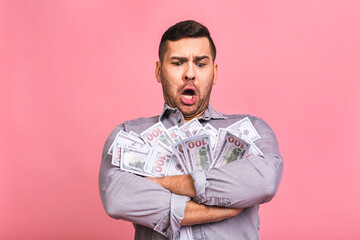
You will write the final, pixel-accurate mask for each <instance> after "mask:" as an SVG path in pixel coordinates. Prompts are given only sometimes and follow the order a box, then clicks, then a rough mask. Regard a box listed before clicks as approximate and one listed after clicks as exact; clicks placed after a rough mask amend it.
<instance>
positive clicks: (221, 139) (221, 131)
mask: <svg viewBox="0 0 360 240" xmlns="http://www.w3.org/2000/svg"><path fill="white" fill-rule="evenodd" d="M227 132H230V133H232V134H234V135H235V136H237V137H241V136H242V134H241V132H240V131H237V130H230V129H227V128H219V130H218V134H217V139H216V146H215V149H214V151H213V152H214V156H215V158H216V157H217V155H218V154H219V151H220V148H221V144H222V143H223V142H224V139H225V135H226V133H227Z"/></svg>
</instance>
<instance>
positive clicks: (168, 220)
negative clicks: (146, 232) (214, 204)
mask: <svg viewBox="0 0 360 240" xmlns="http://www.w3.org/2000/svg"><path fill="white" fill-rule="evenodd" d="M189 200H190V198H189V197H187V196H182V195H178V194H175V193H172V194H171V202H170V214H169V215H170V216H169V215H167V214H166V215H165V216H163V217H162V218H161V219H160V221H159V222H158V223H157V224H156V226H155V227H154V230H155V231H157V232H159V233H161V234H162V235H164V236H165V237H168V238H171V239H173V238H175V237H176V236H177V235H178V234H179V231H180V227H181V225H180V223H181V221H182V220H183V219H184V213H185V207H186V203H187V202H188V201H189Z"/></svg>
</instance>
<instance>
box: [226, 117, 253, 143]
mask: <svg viewBox="0 0 360 240" xmlns="http://www.w3.org/2000/svg"><path fill="white" fill-rule="evenodd" d="M226 129H228V130H237V131H240V132H241V133H242V135H243V139H245V140H246V141H248V142H254V141H256V140H258V139H260V135H259V133H258V132H257V131H256V129H255V127H254V125H253V124H252V123H251V121H250V119H249V118H248V117H246V118H243V119H241V120H240V121H238V122H236V123H234V124H232V125H231V126H229V127H227V128H226Z"/></svg>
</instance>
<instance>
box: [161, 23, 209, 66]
mask: <svg viewBox="0 0 360 240" xmlns="http://www.w3.org/2000/svg"><path fill="white" fill-rule="evenodd" d="M199 37H206V38H207V39H208V40H209V43H210V51H211V55H212V58H213V61H215V57H216V48H215V44H214V42H213V40H212V38H211V37H210V32H209V30H208V29H207V28H206V27H205V26H204V25H202V24H200V23H198V22H196V21H194V20H187V21H182V22H179V23H177V24H175V25H173V26H171V27H170V28H169V29H168V30H166V32H165V33H164V34H163V35H162V37H161V41H160V45H159V59H160V61H162V59H163V57H164V54H165V52H166V50H167V43H166V41H177V40H180V39H183V38H199Z"/></svg>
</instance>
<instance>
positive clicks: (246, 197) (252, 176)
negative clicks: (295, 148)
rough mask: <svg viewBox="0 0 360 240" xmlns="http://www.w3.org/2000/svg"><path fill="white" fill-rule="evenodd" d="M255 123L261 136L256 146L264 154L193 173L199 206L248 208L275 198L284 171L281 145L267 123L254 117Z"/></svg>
mask: <svg viewBox="0 0 360 240" xmlns="http://www.w3.org/2000/svg"><path fill="white" fill-rule="evenodd" d="M252 123H253V125H254V127H255V128H256V130H257V131H258V133H259V135H260V137H261V138H260V139H258V140H256V141H255V144H256V146H257V147H258V148H259V149H260V150H261V151H262V152H263V155H262V156H251V157H249V158H247V159H241V160H237V161H233V162H231V163H228V164H226V165H224V166H222V167H219V168H212V169H210V170H207V171H194V172H192V173H191V176H192V178H193V179H194V185H195V189H196V201H197V202H198V203H203V204H206V205H216V206H224V207H233V208H246V207H250V206H254V205H256V204H261V203H265V202H268V201H270V200H271V199H272V198H273V197H274V196H275V194H276V192H277V189H278V187H279V184H280V180H281V176H282V171H283V161H282V157H281V155H280V151H279V147H278V143H277V140H276V137H275V134H274V132H273V131H272V130H271V128H270V127H269V125H268V124H267V123H266V122H265V121H263V120H262V119H259V118H254V119H253V121H252Z"/></svg>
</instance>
